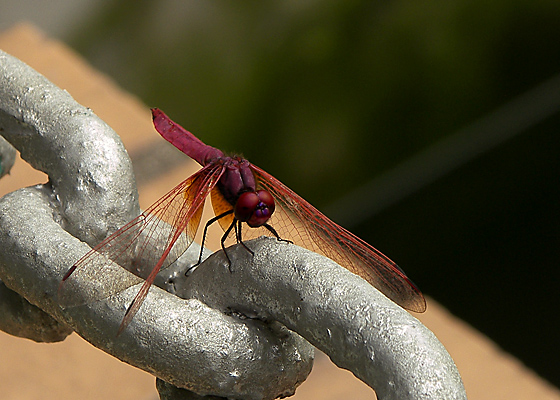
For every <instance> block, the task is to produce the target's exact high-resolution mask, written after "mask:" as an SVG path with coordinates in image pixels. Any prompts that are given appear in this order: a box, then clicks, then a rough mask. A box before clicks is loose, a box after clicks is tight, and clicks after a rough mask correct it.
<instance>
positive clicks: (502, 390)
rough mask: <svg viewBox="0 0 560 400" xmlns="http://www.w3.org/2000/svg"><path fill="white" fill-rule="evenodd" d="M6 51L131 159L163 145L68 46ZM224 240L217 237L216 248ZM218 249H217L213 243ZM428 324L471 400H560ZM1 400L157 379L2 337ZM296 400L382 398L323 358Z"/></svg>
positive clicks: (168, 179) (159, 183) (133, 392)
mask: <svg viewBox="0 0 560 400" xmlns="http://www.w3.org/2000/svg"><path fill="white" fill-rule="evenodd" d="M0 48H1V49H2V50H4V51H6V52H8V53H10V54H12V55H14V56H16V57H18V58H20V59H21V60H23V61H24V62H26V63H28V64H29V65H30V66H32V67H33V68H35V69H36V70H38V71H39V72H41V73H42V74H43V75H45V76H46V77H47V78H48V79H50V80H51V81H53V82H54V83H56V84H57V85H59V86H60V87H62V88H64V89H66V90H68V92H70V94H71V95H72V96H73V97H74V98H75V99H76V100H77V101H78V102H80V103H81V104H83V105H85V106H88V107H90V108H92V109H93V110H94V111H95V112H96V113H97V115H99V116H100V117H101V118H103V119H104V120H105V121H106V122H107V123H108V124H109V125H111V126H112V127H113V128H114V129H115V130H116V131H117V133H118V134H119V135H120V136H121V138H122V139H123V142H124V143H125V146H126V147H127V149H128V151H129V153H131V154H133V155H134V154H135V152H138V151H141V150H142V149H145V148H146V146H150V145H151V144H154V143H156V142H157V141H159V140H161V139H159V136H158V135H157V133H156V132H155V131H154V130H153V128H152V124H151V118H150V113H149V110H148V107H147V106H145V105H143V104H141V103H140V102H139V101H138V100H137V99H136V98H134V97H133V96H131V95H130V94H127V93H125V92H123V91H122V90H121V89H119V88H118V87H117V86H116V85H115V84H114V83H113V82H112V81H111V80H110V79H108V78H107V77H106V76H104V75H102V74H100V73H99V72H96V71H95V70H93V69H92V68H91V67H90V66H89V65H87V64H86V63H85V62H84V60H82V59H81V58H80V57H79V56H78V55H76V54H75V53H73V52H72V51H71V50H69V49H68V48H67V47H65V46H64V45H63V44H60V43H58V42H55V41H52V40H49V39H48V38H45V37H44V36H43V35H42V34H41V33H39V32H37V31H36V30H35V29H34V28H33V27H30V26H25V25H20V26H16V27H14V28H12V29H10V30H8V31H6V32H2V33H0ZM195 168H196V166H195V164H194V163H192V162H190V161H189V160H186V159H185V162H184V164H182V165H180V166H178V167H176V168H173V169H172V170H170V171H169V172H168V173H166V174H165V175H162V176H160V177H158V178H157V179H155V180H154V181H153V182H150V185H149V186H147V185H144V187H140V189H139V190H140V199H141V205H142V207H144V208H145V207H147V206H148V205H149V204H151V202H153V201H155V200H156V199H157V198H158V197H159V196H161V195H163V194H164V193H165V192H166V191H167V190H168V189H171V188H172V187H173V186H174V185H176V184H177V183H179V182H180V181H181V180H182V179H184V178H186V177H187V176H188V175H189V174H190V173H191V172H192V171H194V169H195ZM45 180H46V178H45V177H44V175H43V174H40V173H38V172H36V171H34V170H32V169H31V168H30V167H29V166H28V165H27V164H25V162H22V161H21V160H19V161H18V162H17V165H16V167H15V168H14V169H13V172H12V174H11V175H10V176H9V177H6V178H4V179H2V180H0V196H2V195H4V194H5V193H8V192H10V191H12V190H15V189H17V188H20V187H23V186H29V185H32V184H35V183H39V182H44V181H45ZM216 238H217V235H215V236H214V239H216ZM214 243H216V242H214ZM428 303H429V304H428V311H427V312H426V313H425V314H423V315H420V316H419V318H420V319H421V320H422V322H423V323H424V324H426V325H427V326H428V327H429V328H430V329H431V330H432V331H433V332H434V333H435V334H436V335H437V336H438V338H439V339H440V340H441V341H442V342H443V344H444V345H445V346H446V348H447V349H448V351H449V352H450V354H451V355H452V357H453V358H454V360H455V362H456V364H457V366H458V368H459V371H460V372H461V375H462V377H463V380H464V382H465V386H466V389H467V394H468V396H469V399H471V400H486V399H488V400H490V399H492V400H498V399H508V400H512V399H541V400H548V399H551V400H552V399H560V392H559V391H558V390H557V389H556V388H554V387H552V386H550V385H548V384H547V383H546V382H544V381H543V380H541V379H540V378H539V377H538V376H536V375H535V374H534V373H533V372H532V371H530V370H528V369H527V368H525V367H524V366H523V365H522V364H521V363H520V362H519V361H518V360H516V359H515V358H513V357H512V356H510V355H508V354H506V353H504V352H502V351H501V350H500V349H499V348H498V347H497V345H496V344H494V343H492V342H491V341H490V340H488V339H487V338H486V337H484V336H483V335H481V334H480V333H478V332H476V331H475V330H474V329H472V328H471V327H469V326H468V325H467V324H465V323H464V322H462V321H460V320H458V319H456V318H454V317H453V316H452V315H450V314H448V313H447V312H446V310H445V309H443V308H442V307H441V306H440V305H438V304H437V303H436V302H434V301H433V300H431V299H428ZM0 354H1V363H0V382H1V389H2V390H1V395H0V398H2V399H19V400H26V399H38V398H41V399H70V398H80V399H100V398H113V399H140V400H142V399H156V398H157V394H156V391H155V388H154V378H153V377H152V376H150V375H149V374H147V373H144V372H142V371H139V370H137V369H135V368H133V367H130V366H128V365H126V364H123V363H121V362H120V361H118V360H116V359H114V358H113V357H111V356H108V355H106V354H105V353H102V352H101V351H98V350H97V349H95V348H93V347H92V346H90V345H89V344H88V343H86V342H84V341H83V340H81V339H80V338H79V337H78V336H76V335H72V336H71V337H69V338H68V339H67V340H66V341H64V342H63V343H57V344H36V343H34V342H31V341H29V340H23V339H19V338H15V337H11V336H9V335H6V334H4V333H0ZM293 398H294V399H307V400H313V399H322V400H331V399H332V400H335V399H348V398H352V399H374V398H375V394H374V392H373V391H372V390H371V389H370V388H368V387H367V386H366V385H364V384H363V383H362V382H360V381H359V380H357V379H356V378H354V376H353V375H352V374H351V373H349V372H347V371H343V370H340V369H338V368H336V367H335V366H334V365H333V364H332V363H331V362H330V361H329V360H328V358H327V357H326V356H324V355H318V356H317V361H316V365H315V368H314V370H313V372H312V374H311V376H310V378H309V379H308V381H307V382H305V383H304V384H303V386H301V387H300V388H299V389H298V392H297V394H296V395H295V396H294V397H293Z"/></svg>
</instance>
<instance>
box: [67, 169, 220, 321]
mask: <svg viewBox="0 0 560 400" xmlns="http://www.w3.org/2000/svg"><path fill="white" fill-rule="evenodd" d="M222 173H223V167H222V166H221V165H216V164H209V165H207V166H206V167H204V168H203V169H201V170H199V171H198V172H196V173H194V174H193V175H192V176H190V177H189V178H187V179H186V180H185V181H183V182H182V183H181V184H179V185H178V186H176V187H175V188H174V189H172V190H171V191H170V192H169V193H167V194H166V195H165V196H163V197H162V198H161V199H159V200H158V201H157V202H156V203H154V204H153V205H152V206H150V207H149V208H148V209H147V210H146V211H144V212H143V213H142V214H140V215H139V216H138V217H136V218H135V219H133V220H132V221H130V222H129V223H128V224H126V225H125V226H123V227H122V228H120V229H119V230H118V231H116V232H115V233H113V234H112V235H111V236H109V237H108V238H107V239H105V240H104V241H103V242H101V243H100V244H99V245H98V246H96V247H95V248H94V249H92V250H91V251H90V252H88V253H87V254H86V255H85V256H83V257H82V258H81V259H80V260H78V261H77V262H76V264H74V265H73V266H72V268H70V270H69V271H68V272H67V273H66V275H65V277H64V278H63V281H62V282H61V284H60V287H59V293H58V300H59V303H60V304H61V305H63V306H75V305H80V304H86V303H90V302H93V301H97V300H101V299H103V298H106V297H108V296H110V295H112V294H115V293H117V292H120V291H122V290H124V289H126V288H128V287H130V286H132V285H134V284H137V283H140V282H141V281H142V280H145V283H144V285H143V287H142V289H141V290H140V292H139V293H138V295H137V297H136V299H135V301H134V303H133V304H132V305H131V307H130V308H129V313H128V314H130V313H131V312H130V310H131V309H135V310H133V311H134V312H135V311H136V310H137V309H138V307H139V306H140V304H141V303H142V300H143V299H144V297H145V296H146V294H147V291H148V289H149V287H150V285H151V284H152V282H153V280H154V278H155V275H156V274H157V273H158V272H159V271H160V270H161V269H164V268H167V267H168V266H169V265H171V264H172V263H173V262H175V260H177V258H178V257H179V256H180V255H181V254H183V252H184V251H185V250H186V249H187V248H188V247H189V245H190V244H191V243H192V241H193V238H194V236H195V234H196V231H197V229H198V226H199V224H200V219H201V215H202V209H203V205H204V201H205V199H206V197H207V196H208V194H209V193H210V192H211V190H212V189H213V188H214V186H215V185H216V183H217V182H218V180H219V179H220V176H221V175H222ZM121 268H125V269H126V270H128V271H130V272H132V274H133V275H131V274H123V271H122V270H121ZM84 287H85V288H87V290H82V289H80V288H84ZM128 314H127V315H128ZM132 314H133V313H132ZM130 318H131V317H130ZM130 318H129V320H130ZM123 323H124V321H123Z"/></svg>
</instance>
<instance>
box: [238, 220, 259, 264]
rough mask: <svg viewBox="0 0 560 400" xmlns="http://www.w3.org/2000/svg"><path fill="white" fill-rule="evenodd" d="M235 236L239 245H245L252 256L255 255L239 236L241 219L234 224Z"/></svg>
mask: <svg viewBox="0 0 560 400" xmlns="http://www.w3.org/2000/svg"><path fill="white" fill-rule="evenodd" d="M235 237H236V238H237V243H241V245H242V246H243V247H245V249H246V250H247V251H248V252H249V253H251V255H252V256H254V255H255V252H254V251H253V250H251V249H250V248H249V247H247V245H246V244H245V242H244V241H243V238H242V237H241V221H237V225H236V226H235Z"/></svg>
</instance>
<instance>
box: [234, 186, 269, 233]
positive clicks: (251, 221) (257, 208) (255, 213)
mask: <svg viewBox="0 0 560 400" xmlns="http://www.w3.org/2000/svg"><path fill="white" fill-rule="evenodd" d="M274 208H275V205H274V198H273V197H272V195H271V194H270V193H268V192H267V191H266V190H257V191H256V192H253V191H250V192H243V193H241V196H239V198H238V199H237V202H236V203H235V207H234V211H235V218H237V219H238V220H239V221H241V222H246V223H247V225H249V226H250V227H251V228H257V227H259V226H262V225H264V224H266V222H267V221H268V220H269V219H270V217H271V216H272V213H273V212H274Z"/></svg>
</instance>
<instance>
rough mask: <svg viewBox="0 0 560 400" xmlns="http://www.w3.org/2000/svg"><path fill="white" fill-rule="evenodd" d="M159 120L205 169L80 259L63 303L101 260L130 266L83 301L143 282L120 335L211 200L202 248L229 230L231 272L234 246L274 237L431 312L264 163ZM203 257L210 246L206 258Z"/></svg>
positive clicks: (161, 129)
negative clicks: (209, 236)
mask: <svg viewBox="0 0 560 400" xmlns="http://www.w3.org/2000/svg"><path fill="white" fill-rule="evenodd" d="M152 118H153V123H154V127H155V129H156V131H157V132H158V133H159V134H160V135H161V136H162V137H163V138H164V139H166V140H167V141H168V142H170V143H171V144H173V145H174V146H175V147H176V148H177V149H179V150H180V151H182V152H183V153H185V154H186V155H187V156H189V157H190V158H192V159H193V160H195V161H196V162H198V164H200V165H201V166H202V168H201V169H199V170H198V171H197V172H195V173H194V174H193V175H191V176H190V177H188V178H187V179H185V180H184V181H183V182H181V183H180V184H179V185H177V186H176V187H175V188H173V189H172V190H171V191H169V192H168V193H167V194H165V195H164V196H163V197H162V198H160V199H159V200H158V201H156V202H155V203H154V204H153V205H151V206H150V207H149V208H148V209H146V210H145V211H144V212H142V213H141V214H140V215H139V216H138V217H136V218H134V219H133V220H132V221H130V222H129V223H128V224H126V225H124V226H123V227H122V228H120V229H119V230H117V231H116V232H114V233H113V234H112V235H110V236H108V237H107V238H106V239H105V240H103V241H102V242H101V243H100V244H99V245H97V246H95V247H94V248H93V249H92V250H91V251H89V252H88V253H87V254H86V255H84V256H83V257H82V258H81V259H80V260H78V261H77V262H76V263H75V264H74V265H73V266H72V267H71V268H70V269H69V270H68V271H67V272H66V274H65V275H64V277H63V279H62V282H61V284H60V287H59V301H61V303H62V304H66V305H68V304H70V305H72V304H73V303H75V302H77V301H76V300H73V296H74V295H75V292H76V286H77V282H78V281H84V280H86V281H87V280H92V279H95V277H96V276H98V275H99V274H101V273H103V272H102V271H100V270H99V268H101V267H99V266H100V265H106V264H107V262H113V263H115V264H117V265H118V266H119V267H122V268H125V269H126V270H128V271H130V272H132V273H133V274H128V275H127V276H129V275H130V276H131V278H129V279H120V280H118V281H116V280H112V281H111V283H110V284H105V285H104V286H101V287H97V288H96V289H95V290H90V291H88V293H89V294H87V295H86V298H85V299H82V302H89V301H93V300H99V299H102V298H106V297H109V296H110V295H112V294H115V293H117V292H118V291H122V290H124V289H126V288H127V287H130V286H132V285H134V284H136V283H140V282H142V280H143V284H142V286H141V288H140V290H139V291H138V293H137V294H136V297H135V298H134V300H133V301H132V303H131V304H130V306H129V307H128V309H127V311H126V313H125V315H124V318H123V320H122V322H121V325H120V327H119V332H118V334H120V333H121V332H122V331H123V330H124V329H125V328H126V326H127V325H128V324H129V323H130V321H131V320H132V318H133V317H134V315H135V314H136V313H137V312H138V310H139V308H140V306H141V305H142V302H143V301H144V299H145V298H146V296H147V294H148V291H149V289H150V287H151V285H152V284H153V282H154V279H155V277H156V275H157V274H158V273H159V272H160V271H161V270H163V269H165V268H167V267H169V266H170V265H172V264H173V263H174V262H175V261H176V260H177V259H178V257H179V256H180V255H181V254H183V253H184V252H185V250H186V249H187V248H188V247H189V246H190V245H191V243H192V241H193V239H194V237H195V235H196V232H197V230H198V228H199V226H200V222H201V218H202V210H203V208H204V203H205V201H206V198H207V197H210V198H211V203H212V207H213V210H214V213H215V217H214V218H212V219H210V220H209V221H208V222H207V223H206V225H205V228H204V234H203V235H202V238H203V239H202V246H204V239H205V237H206V232H207V229H208V227H209V226H210V225H211V224H213V223H214V222H218V223H219V225H220V226H221V228H222V229H223V230H224V234H223V236H222V238H221V246H222V249H223V251H224V253H225V256H226V258H227V260H228V262H229V266H230V270H231V262H230V261H229V257H228V255H227V251H226V247H225V246H226V244H229V243H230V242H233V243H235V242H238V243H240V244H242V245H243V246H244V247H245V248H246V249H247V251H249V252H250V253H253V252H252V250H251V249H250V248H249V247H248V245H247V244H245V241H247V240H249V239H252V238H257V237H259V236H262V235H267V236H273V237H276V238H277V239H278V240H282V241H285V242H289V243H293V244H295V245H299V246H302V247H304V248H306V249H309V250H311V251H314V252H317V253H320V254H322V255H324V256H326V257H328V258H330V259H332V260H333V261H335V262H337V263H338V264H340V265H341V266H343V267H345V268H347V269H348V270H350V271H351V272H353V273H354V274H356V275H359V276H361V277H362V278H363V279H365V280H366V281H367V282H369V283H370V284H371V285H373V286H374V287H375V288H377V289H378V290H379V291H381V292H382V293H383V294H384V295H385V296H386V297H388V298H389V299H391V300H392V301H394V302H395V303H397V304H399V305H400V306H401V307H403V308H405V309H408V310H410V311H414V312H419V313H420V312H424V311H425V309H426V301H425V299H424V297H423V295H422V293H421V292H420V290H419V289H418V288H417V287H416V286H415V284H414V283H413V282H412V281H411V280H410V279H409V278H408V277H407V276H406V274H405V273H404V272H403V270H402V269H401V268H399V267H398V266H397V264H396V263H394V262H393V261H391V260H390V259H389V258H388V257H387V256H385V255H384V254H383V253H381V252H380V251H378V250H377V249H375V248H374V247H373V246H371V245H370V244H369V243H367V242H366V241H364V240H362V239H360V238H359V237H357V236H356V235H354V234H352V233H351V232H349V231H348V230H346V229H345V228H343V227H341V226H339V225H338V224H336V223H335V222H333V221H331V220H330V219H329V218H327V217H326V216H325V215H324V214H322V213H321V212H320V211H319V210H317V209H316V208H315V207H313V206H312V205H311V204H310V203H308V202H307V201H306V200H304V199H303V198H301V197H300V196H299V195H297V194H296V193H295V192H293V191H292V190H291V189H290V188H288V187H287V186H286V185H284V184H283V183H282V182H280V181H279V180H278V179H276V178H275V177H273V176H272V175H270V174H269V173H267V172H265V171H264V170H262V169H261V168H259V167H257V166H256V165H254V164H251V163H250V162H249V161H247V160H246V159H244V158H242V157H239V156H228V155H226V154H224V153H223V152H222V151H221V150H219V149H217V148H215V147H212V146H209V145H207V144H205V143H203V142H202V141H201V140H200V139H198V138H197V137H196V136H194V135H193V134H192V133H191V132H189V131H187V130H186V129H184V128H183V127H181V126H180V125H179V124H177V123H175V122H173V121H172V120H171V119H170V118H169V117H168V116H167V115H166V114H164V113H163V112H162V111H161V110H159V109H157V108H154V109H152ZM201 257H202V251H201V256H200V258H199V263H200V261H201ZM140 266H144V268H141V267H140ZM145 266H147V268H146V267H145Z"/></svg>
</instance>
